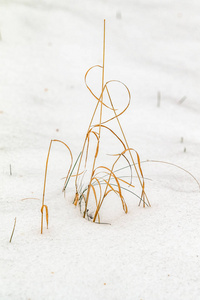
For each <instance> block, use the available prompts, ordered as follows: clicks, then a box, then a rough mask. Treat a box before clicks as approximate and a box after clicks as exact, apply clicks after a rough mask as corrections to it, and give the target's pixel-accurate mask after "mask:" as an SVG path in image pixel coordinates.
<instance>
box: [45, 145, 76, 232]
mask: <svg viewBox="0 0 200 300" xmlns="http://www.w3.org/2000/svg"><path fill="white" fill-rule="evenodd" d="M53 142H59V143H62V144H63V145H64V146H65V147H66V148H67V149H68V151H69V153H70V157H71V164H70V167H69V170H68V173H67V176H66V179H65V184H66V182H67V180H68V178H69V176H70V171H71V169H72V165H73V156H72V152H71V150H70V148H69V147H68V146H67V144H65V143H64V142H62V141H60V140H51V142H50V145H49V150H48V154H47V160H46V167H45V175H44V187H43V195H42V207H41V234H42V233H43V215H44V212H43V211H44V208H45V211H46V224H47V228H48V223H49V212H48V206H47V205H45V204H44V198H45V192H46V181H47V170H48V163H49V155H50V152H51V146H52V143H53ZM65 184H64V186H65ZM63 189H64V187H63Z"/></svg>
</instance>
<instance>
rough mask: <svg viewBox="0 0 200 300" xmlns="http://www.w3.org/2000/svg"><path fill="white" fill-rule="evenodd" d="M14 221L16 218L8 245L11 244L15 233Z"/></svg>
mask: <svg viewBox="0 0 200 300" xmlns="http://www.w3.org/2000/svg"><path fill="white" fill-rule="evenodd" d="M16 221H17V218H15V222H14V226H13V230H12V234H11V237H10V241H9V242H10V243H11V242H12V237H13V234H14V231H15V226H16Z"/></svg>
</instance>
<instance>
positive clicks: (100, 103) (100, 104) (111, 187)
mask: <svg viewBox="0 0 200 300" xmlns="http://www.w3.org/2000/svg"><path fill="white" fill-rule="evenodd" d="M94 68H100V69H101V70H102V88H101V94H100V96H99V97H97V96H96V95H95V94H94V93H93V91H92V89H91V88H90V87H89V85H88V83H87V76H88V74H89V72H91V71H92V70H93V69H94ZM104 74H105V20H104V31H103V63H102V66H100V65H94V66H92V67H91V68H89V70H88V71H87V72H86V74H85V84H86V87H87V88H88V90H89V91H90V93H91V94H92V96H93V97H94V98H95V99H96V100H97V104H96V107H95V109H94V112H93V115H92V118H91V121H90V123H89V127H88V131H87V134H86V137H85V141H84V144H83V148H82V151H81V156H80V160H79V164H78V169H77V175H76V178H75V186H76V194H75V200H74V204H75V205H77V203H78V202H79V201H81V200H82V199H85V210H84V213H83V217H84V218H85V217H86V215H87V211H88V210H87V207H88V201H89V198H90V193H91V190H92V191H93V195H94V198H95V202H96V211H95V214H94V217H93V222H95V221H96V217H97V216H98V220H99V210H100V208H101V206H102V203H103V201H104V199H105V198H106V197H107V195H108V194H109V193H110V192H114V193H115V194H117V195H118V196H119V197H120V199H121V202H122V206H123V209H124V211H125V213H127V211H128V209H127V205H126V203H125V201H124V198H123V195H122V189H121V183H122V182H123V183H125V184H127V185H128V186H129V187H134V186H133V185H131V184H129V183H128V182H127V181H125V180H122V179H120V178H119V177H117V176H116V175H115V172H114V167H115V165H116V163H117V162H118V160H119V159H120V158H121V157H122V156H123V157H125V159H126V160H127V161H128V163H129V165H130V168H131V165H133V167H134V169H135V172H136V175H137V178H138V180H139V183H140V185H141V188H142V192H141V198H140V202H141V201H142V202H143V207H145V205H148V206H150V203H149V200H148V198H147V195H146V192H145V182H144V176H143V172H142V169H141V165H140V157H139V154H138V153H137V152H136V151H135V150H134V149H132V148H130V147H129V144H128V141H127V138H126V136H125V133H124V131H123V129H122V126H121V123H120V121H119V116H120V115H122V114H123V113H124V112H125V111H126V110H127V108H128V107H129V105H130V100H131V94H130V91H129V89H128V87H127V86H126V85H125V84H124V83H122V82H121V81H119V80H110V81H107V82H106V83H104V77H105V75H104ZM113 82H115V83H118V84H121V85H122V86H123V87H124V88H125V89H126V91H127V93H128V104H127V106H126V107H125V108H124V109H123V110H122V111H121V112H120V113H118V114H117V113H116V109H115V107H114V105H113V101H112V98H111V95H110V92H109V85H110V84H112V83H113ZM104 93H107V96H108V99H109V102H110V104H109V106H108V105H106V104H105V103H104ZM98 108H99V123H98V124H95V125H92V123H93V120H94V117H95V115H96V114H97V109H98ZM103 109H109V110H111V111H112V112H113V114H114V116H113V117H112V118H109V119H107V120H106V121H102V120H103ZM114 119H116V120H117V123H118V126H119V128H120V131H121V135H122V137H121V138H120V137H119V136H118V135H117V134H116V133H115V132H114V131H113V130H112V129H111V128H110V127H109V126H105V124H107V123H109V122H111V121H112V120H114ZM102 129H106V130H107V131H109V132H111V134H112V135H113V138H115V139H117V140H118V141H119V143H120V144H121V145H122V146H123V149H124V150H123V151H122V152H121V153H119V154H116V155H117V156H118V157H117V159H116V160H115V162H114V163H113V165H112V167H111V169H109V168H107V167H106V166H96V163H97V157H98V154H99V147H100V138H101V134H102ZM95 130H96V131H95ZM91 134H94V136H95V137H96V151H95V154H94V158H93V164H92V171H91V176H90V181H89V184H88V186H87V189H85V190H84V191H83V192H82V193H81V192H80V190H79V187H78V178H79V176H80V169H81V165H82V164H84V169H86V165H87V160H88V152H89V144H90V135H91ZM133 152H135V153H136V157H137V165H138V167H137V166H136V163H135V160H134V157H133ZM84 153H85V160H84V159H83V156H84ZM127 154H128V155H129V157H130V161H131V162H129V160H128V158H127V157H126V155H127ZM99 169H101V173H102V172H103V173H104V174H105V176H107V177H108V178H107V179H104V178H103V180H102V179H101V177H98V174H96V171H97V170H99ZM131 178H132V174H131ZM113 180H114V184H113V183H112V181H113ZM93 182H94V183H96V184H94V183H93ZM102 184H105V185H106V187H105V189H104V193H103V194H102V188H101V185H102ZM95 186H96V187H95ZM115 186H116V187H117V188H116V187H115ZM96 188H99V190H100V189H101V190H100V193H99V197H97V191H96ZM84 192H87V194H86V196H85V195H84ZM97 198H98V199H97Z"/></svg>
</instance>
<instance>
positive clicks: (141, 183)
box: [106, 86, 151, 207]
mask: <svg viewBox="0 0 200 300" xmlns="http://www.w3.org/2000/svg"><path fill="white" fill-rule="evenodd" d="M106 90H107V93H108V97H109V100H110V103H111V106H112V108H113V111H114V114H115V116H116V119H117V122H118V125H119V127H120V130H121V133H122V135H123V137H124V141H125V143H126V146H127V148H128V149H129V145H128V141H127V139H126V136H125V134H124V131H123V129H122V126H121V123H120V121H119V118H118V116H117V114H116V111H115V109H114V105H113V102H112V99H111V96H110V93H109V90H108V88H107V86H106ZM129 154H130V157H131V160H132V162H133V166H134V168H135V171H136V174H137V176H138V180H139V182H140V185H141V187H142V195H141V198H143V196H144V197H146V199H147V202H148V204H149V206H151V205H150V202H149V200H148V197H147V195H146V192H145V190H144V182H142V181H141V179H140V176H139V173H138V170H137V168H136V166H135V162H134V159H133V156H132V153H131V151H129ZM143 200H145V199H143ZM143 207H145V201H143Z"/></svg>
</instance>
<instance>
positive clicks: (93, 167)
mask: <svg viewBox="0 0 200 300" xmlns="http://www.w3.org/2000/svg"><path fill="white" fill-rule="evenodd" d="M104 73H105V19H104V29H103V68H102V92H101V103H100V118H99V125H100V126H99V140H100V137H101V122H102V113H103V105H102V103H103V91H104ZM99 140H98V141H97V148H96V153H95V157H94V161H93V166H92V172H91V178H90V183H89V185H88V190H87V196H86V202H85V212H84V214H83V217H84V218H85V215H86V211H87V205H88V200H89V195H90V187H91V182H92V177H93V174H94V169H95V164H96V159H97V155H98V149H99Z"/></svg>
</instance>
